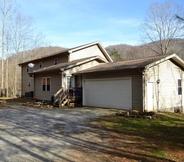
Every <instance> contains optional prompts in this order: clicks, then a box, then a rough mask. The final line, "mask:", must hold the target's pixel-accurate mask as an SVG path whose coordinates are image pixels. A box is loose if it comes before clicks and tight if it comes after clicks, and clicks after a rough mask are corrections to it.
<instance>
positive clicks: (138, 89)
mask: <svg viewBox="0 0 184 162" xmlns="http://www.w3.org/2000/svg"><path fill="white" fill-rule="evenodd" d="M120 77H131V79H132V109H133V110H135V109H136V110H142V108H143V101H142V98H143V93H142V74H141V73H140V72H139V71H138V69H133V70H120V71H108V72H99V73H91V74H90V73H89V74H83V76H82V79H94V78H95V79H101V78H103V79H105V78H120ZM111 93H113V92H111Z"/></svg>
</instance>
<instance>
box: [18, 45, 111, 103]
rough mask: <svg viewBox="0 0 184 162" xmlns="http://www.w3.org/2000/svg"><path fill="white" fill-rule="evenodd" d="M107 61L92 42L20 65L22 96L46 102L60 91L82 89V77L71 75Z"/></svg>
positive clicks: (100, 50)
mask: <svg viewBox="0 0 184 162" xmlns="http://www.w3.org/2000/svg"><path fill="white" fill-rule="evenodd" d="M107 62H112V59H111V57H110V56H109V55H108V53H107V52H106V50H105V49H104V48H103V47H102V45H101V44H100V43H99V42H94V43H90V44H86V45H82V46H79V47H75V48H72V49H67V50H64V51H61V52H56V53H53V54H50V55H49V56H44V57H42V58H37V59H34V60H31V61H26V62H23V63H20V64H19V66H20V67H21V69H22V70H21V71H22V85H21V87H22V88H21V93H22V96H30V97H33V95H34V96H35V97H36V99H38V100H44V101H50V100H51V97H52V96H53V95H54V94H56V93H57V92H58V91H59V90H60V89H61V88H62V89H63V90H66V89H67V88H69V87H81V86H82V85H81V84H82V78H81V77H80V76H74V75H73V73H76V72H78V71H81V70H85V69H88V68H91V67H94V66H97V65H99V64H102V63H107Z"/></svg>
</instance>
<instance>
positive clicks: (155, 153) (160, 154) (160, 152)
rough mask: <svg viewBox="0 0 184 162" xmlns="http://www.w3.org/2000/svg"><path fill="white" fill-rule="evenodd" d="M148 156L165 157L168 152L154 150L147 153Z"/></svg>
mask: <svg viewBox="0 0 184 162" xmlns="http://www.w3.org/2000/svg"><path fill="white" fill-rule="evenodd" d="M149 155H150V156H153V157H158V158H167V156H168V152H166V151H164V150H156V151H153V152H151V153H149Z"/></svg>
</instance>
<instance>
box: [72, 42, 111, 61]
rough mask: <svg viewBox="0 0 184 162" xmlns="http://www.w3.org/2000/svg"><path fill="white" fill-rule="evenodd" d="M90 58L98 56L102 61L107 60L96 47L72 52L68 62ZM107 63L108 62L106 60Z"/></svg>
mask: <svg viewBox="0 0 184 162" xmlns="http://www.w3.org/2000/svg"><path fill="white" fill-rule="evenodd" d="M91 56H100V57H102V58H103V59H105V60H107V59H106V58H105V56H104V54H103V53H102V51H101V50H100V49H99V47H98V46H97V45H94V46H91V47H88V48H85V49H81V50H79V51H76V52H73V53H71V54H70V61H73V60H77V59H82V58H86V57H91ZM107 61H108V60H107Z"/></svg>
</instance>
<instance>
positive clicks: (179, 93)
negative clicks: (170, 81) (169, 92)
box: [178, 79, 182, 95]
mask: <svg viewBox="0 0 184 162" xmlns="http://www.w3.org/2000/svg"><path fill="white" fill-rule="evenodd" d="M181 94H182V86H181V79H178V95H181Z"/></svg>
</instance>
